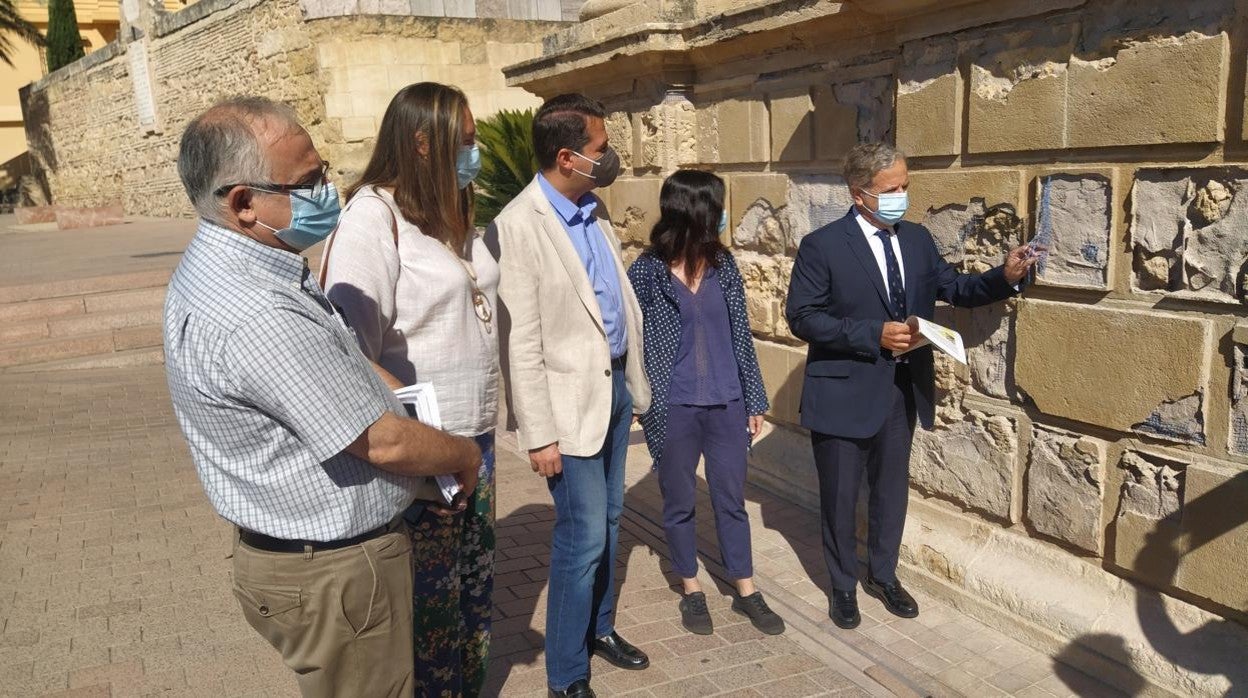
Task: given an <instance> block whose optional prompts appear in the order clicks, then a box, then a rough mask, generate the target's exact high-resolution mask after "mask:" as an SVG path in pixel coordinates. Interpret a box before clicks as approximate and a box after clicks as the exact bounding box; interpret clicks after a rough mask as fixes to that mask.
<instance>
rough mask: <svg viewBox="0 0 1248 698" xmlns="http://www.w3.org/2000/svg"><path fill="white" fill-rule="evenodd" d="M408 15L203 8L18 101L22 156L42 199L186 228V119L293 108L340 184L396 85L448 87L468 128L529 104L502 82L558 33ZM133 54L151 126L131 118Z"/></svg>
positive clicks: (230, 1)
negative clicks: (254, 97) (232, 104)
mask: <svg viewBox="0 0 1248 698" xmlns="http://www.w3.org/2000/svg"><path fill="white" fill-rule="evenodd" d="M438 4H439V6H440V5H441V3H438ZM404 8H406V9H404V11H403V12H400V11H399V10H400V9H403V8H397V7H357V5H356V3H354V2H353V3H350V4H349V6H348V5H344V4H342V3H339V4H338V5H337V6H333V7H330V6H328V5H327V3H326V2H323V1H320V0H304V2H302V3H301V2H298V1H297V0H202V1H201V2H199V3H197V4H195V5H192V6H190V7H188V8H187V9H185V10H182V11H180V12H177V13H174V14H166V15H163V16H160V17H158V18H157V19H156V20H155V23H154V26H152V27H151V28H150V31H149V32H148V38H147V39H146V40H144V41H142V42H134V43H128V44H127V43H113V44H110V45H109V46H108V47H106V48H105V49H104V50H101V51H99V52H97V53H96V54H92V56H90V57H88V58H87V59H84V60H82V61H79V62H78V63H76V64H74V65H72V66H68V67H66V68H64V69H62V70H60V71H57V72H56V73H54V74H52V75H50V76H48V77H46V78H44V79H43V80H41V81H40V82H38V83H35V84H33V85H31V86H30V87H28V88H26V89H25V90H24V92H23V110H24V113H25V116H26V132H27V139H28V141H29V144H30V152H31V154H32V156H33V157H34V159H35V161H36V163H37V165H38V167H39V172H40V176H41V178H42V179H43V185H44V187H45V189H46V191H47V193H48V195H49V197H50V198H51V199H52V200H53V201H54V202H55V203H57V204H62V205H68V206H96V205H103V204H108V203H113V202H121V203H122V204H123V205H124V207H125V211H126V213H128V214H130V215H145V216H188V215H190V214H191V210H190V205H189V203H188V202H187V200H186V196H185V194H183V192H182V186H181V184H180V183H179V181H178V176H177V170H176V166H175V161H176V158H177V148H178V141H179V137H180V135H181V132H182V129H183V127H184V126H185V124H186V123H187V122H188V121H189V120H190V119H191V118H193V117H194V116H195V115H196V114H198V113H199V112H201V111H203V110H204V109H205V108H206V107H208V106H209V105H211V104H212V103H213V102H214V101H216V100H218V99H221V98H223V97H227V96H231V95H237V94H261V95H264V96H267V97H271V98H274V99H278V100H281V101H284V102H286V103H288V104H290V105H291V106H293V107H294V108H295V109H296V111H297V112H298V114H299V117H300V119H301V120H302V121H303V123H304V124H305V125H307V126H308V129H309V131H310V132H311V134H312V138H313V141H314V142H315V143H316V144H317V146H318V148H319V149H320V150H321V153H322V156H323V157H325V158H326V159H327V160H329V161H330V163H331V164H332V166H333V169H334V175H335V177H336V178H337V179H338V180H339V182H347V181H350V180H351V178H353V177H354V176H355V175H356V174H357V173H358V172H359V171H360V170H361V169H362V168H363V165H364V163H365V162H366V161H367V158H368V154H369V152H370V150H371V146H372V138H373V137H374V136H375V134H376V129H377V123H378V122H379V121H380V119H381V116H382V114H383V113H384V111H385V108H386V105H387V104H388V103H389V100H390V98H391V97H393V95H394V93H395V92H396V91H397V90H398V88H400V87H402V86H404V85H407V84H410V83H412V82H418V81H422V80H434V81H440V82H446V83H450V84H454V85H458V86H459V87H461V88H462V89H463V90H464V91H465V92H466V93H467V95H468V98H469V102H470V104H471V105H472V107H473V109H474V113H475V115H476V116H477V117H478V118H480V117H484V116H489V115H490V114H493V113H495V112H497V111H499V110H501V109H506V108H526V107H531V106H536V105H537V104H538V102H539V100H537V98H535V97H534V96H533V95H531V94H529V93H527V92H525V91H524V90H521V89H518V88H514V87H508V86H507V85H506V84H505V83H504V78H503V75H502V72H501V68H502V66H504V65H507V64H509V63H514V62H516V61H518V60H523V59H525V58H530V57H533V56H536V55H538V54H539V53H540V50H541V39H542V37H543V36H545V35H546V34H549V33H550V32H551V31H552V30H554V29H555V28H558V27H560V26H562V25H560V24H557V23H554V22H547V21H535V20H533V19H528V18H527V17H526V18H525V19H509V18H507V17H508V12H507V7H504V8H503V9H502V10H489V11H491V12H495V13H496V15H497V18H495V17H490V18H478V17H474V16H473V15H471V14H468V13H469V12H475V11H477V9H476V5H475V4H473V3H471V2H470V3H468V4H467V5H464V6H463V7H462V8H461V11H460V12H459V14H458V15H457V16H449V17H448V16H444V15H445V12H443V11H442V10H436V8H433V7H423V6H422V7H416V3H413V4H412V5H408V4H407V3H406V2H405V3H404ZM529 9H530V8H528V6H527V5H525V6H524V7H522V8H518V9H517V10H516V11H515V12H514V13H512V14H515V15H517V16H524V14H525V13H528V14H532V13H531V12H530V11H529ZM435 10H436V12H435ZM520 10H524V12H521V11H520ZM416 11H424V12H426V13H427V14H430V15H434V16H417V15H415V14H412V13H413V12H416ZM358 12H373V13H376V14H357V13H358ZM465 14H467V16H464V15H465ZM548 14H549V13H548ZM555 16H556V17H558V16H559V14H558V13H556V14H555ZM308 17H314V19H308ZM140 49H142V50H144V51H145V52H146V59H145V60H144V61H142V63H141V64H139V65H145V66H146V68H147V72H148V76H149V78H148V80H147V82H146V83H145V84H146V85H147V86H148V88H147V89H148V94H149V95H150V99H149V104H150V105H151V107H152V110H153V112H154V116H155V119H154V123H144V122H143V121H142V120H141V118H140V111H141V110H140V107H141V104H140V100H142V99H143V96H142V94H141V91H140V90H139V89H136V84H144V83H142V82H141V81H140V80H138V79H136V74H135V66H136V62H135V61H134V58H135V52H136V51H138V50H140Z"/></svg>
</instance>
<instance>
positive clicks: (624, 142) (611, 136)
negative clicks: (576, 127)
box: [603, 111, 633, 170]
mask: <svg viewBox="0 0 1248 698" xmlns="http://www.w3.org/2000/svg"><path fill="white" fill-rule="evenodd" d="M603 125H604V126H605V127H606V129H607V141H608V142H609V143H610V144H611V147H612V148H614V149H615V152H616V154H617V155H619V156H620V168H621V169H624V170H628V169H630V168H632V166H633V119H632V116H631V115H629V113H628V112H622V111H617V112H611V113H610V114H607V118H606V119H604V120H603Z"/></svg>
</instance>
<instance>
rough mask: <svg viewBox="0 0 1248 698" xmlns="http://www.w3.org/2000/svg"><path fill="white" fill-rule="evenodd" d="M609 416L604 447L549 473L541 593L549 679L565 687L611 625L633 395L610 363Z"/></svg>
mask: <svg viewBox="0 0 1248 698" xmlns="http://www.w3.org/2000/svg"><path fill="white" fill-rule="evenodd" d="M612 376H613V379H612V393H611V421H610V423H609V424H608V425H607V437H606V439H605V440H604V442H603V446H602V450H600V451H599V452H598V453H596V454H595V455H593V456H591V457H589V458H578V457H576V456H568V455H565V456H563V472H562V473H560V474H559V475H556V476H554V477H552V478H550V479H549V480H547V483H546V484H547V486H548V487H549V488H550V494H551V496H552V497H553V498H554V500H555V532H554V540H553V541H551V550H550V586H549V589H548V591H549V595H548V597H547V599H546V680H547V682H548V683H549V684H550V688H551V689H552V690H556V691H562V690H564V689H566V688H567V687H568V686H569V685H571V684H572V683H573V682H574V681H576V680H578V679H585V678H588V677H589V642H590V640H592V639H593V638H598V637H602V636H604V635H610V634H611V633H613V632H615V548H616V542H617V540H618V539H619V531H620V513H621V512H622V511H623V509H624V461H625V459H626V458H627V457H628V429H629V425H630V423H631V421H632V412H633V399H632V397H631V396H629V394H628V389H627V388H626V387H625V386H624V370H623V368H620V369H619V370H615V371H612Z"/></svg>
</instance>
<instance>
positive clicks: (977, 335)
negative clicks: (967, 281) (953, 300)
mask: <svg viewBox="0 0 1248 698" xmlns="http://www.w3.org/2000/svg"><path fill="white" fill-rule="evenodd" d="M1016 313H1017V303H1016V302H1015V301H1012V300H1011V301H1006V302H1005V303H993V304H992V305H986V306H983V307H979V308H959V309H958V310H957V327H958V331H959V332H961V334H962V341H963V342H964V343H965V345H966V354H967V359H968V361H969V365H968V371H969V373H970V379H971V385H973V386H974V387H975V390H977V391H979V392H980V393H983V394H984V395H989V396H992V397H995V398H1000V399H1002V400H1017V399H1018V398H1019V396H1018V388H1017V386H1015V384H1014V355H1015V353H1016V350H1017V342H1016V340H1015V336H1014V318H1015V315H1016Z"/></svg>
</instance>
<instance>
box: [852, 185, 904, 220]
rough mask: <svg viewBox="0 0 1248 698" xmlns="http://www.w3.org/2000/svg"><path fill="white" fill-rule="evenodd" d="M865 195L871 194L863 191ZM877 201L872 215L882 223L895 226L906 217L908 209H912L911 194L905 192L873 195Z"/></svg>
mask: <svg viewBox="0 0 1248 698" xmlns="http://www.w3.org/2000/svg"><path fill="white" fill-rule="evenodd" d="M863 193H864V194H871V192H869V191H866V190H865V189H864V190H863ZM871 196H874V197H875V200H876V209H875V210H874V211H872V212H871V213H873V214H875V217H876V218H878V219H880V222H882V223H887V224H889V225H893V224H894V223H896V222H897V221H899V220H901V219H902V218H903V217H904V216H905V215H906V209H908V208H910V194H909V193H907V192H904V191H901V192H894V193H891V194H871Z"/></svg>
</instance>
